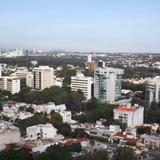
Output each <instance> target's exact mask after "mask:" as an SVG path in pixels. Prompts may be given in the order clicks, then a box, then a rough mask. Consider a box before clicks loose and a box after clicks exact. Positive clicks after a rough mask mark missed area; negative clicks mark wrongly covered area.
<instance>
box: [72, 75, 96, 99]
mask: <svg viewBox="0 0 160 160" xmlns="http://www.w3.org/2000/svg"><path fill="white" fill-rule="evenodd" d="M92 83H93V78H92V77H86V76H84V75H83V74H82V73H77V75H76V76H72V77H71V85H70V87H71V90H72V91H78V90H81V91H82V92H83V94H84V96H85V98H86V100H89V99H91V87H92Z"/></svg>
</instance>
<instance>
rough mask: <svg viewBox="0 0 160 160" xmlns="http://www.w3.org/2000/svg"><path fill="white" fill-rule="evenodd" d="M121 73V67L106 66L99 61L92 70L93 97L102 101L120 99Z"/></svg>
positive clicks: (122, 72) (110, 101) (122, 71)
mask: <svg viewBox="0 0 160 160" xmlns="http://www.w3.org/2000/svg"><path fill="white" fill-rule="evenodd" d="M123 74H124V70H123V69H117V68H110V67H106V66H105V63H104V62H103V61H99V62H98V63H97V67H96V69H95V71H94V97H95V98H97V99H98V100H100V101H101V102H103V103H105V102H109V103H112V102H114V101H115V100H118V99H120V98H121V86H122V75H123Z"/></svg>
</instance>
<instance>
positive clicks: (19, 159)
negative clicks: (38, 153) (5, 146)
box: [0, 147, 33, 160]
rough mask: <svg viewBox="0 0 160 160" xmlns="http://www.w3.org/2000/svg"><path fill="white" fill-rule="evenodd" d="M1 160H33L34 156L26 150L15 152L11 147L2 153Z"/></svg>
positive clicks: (0, 154)
mask: <svg viewBox="0 0 160 160" xmlns="http://www.w3.org/2000/svg"><path fill="white" fill-rule="evenodd" d="M0 160H33V157H32V154H31V153H30V152H29V151H28V150H27V149H25V148H21V149H18V150H15V149H14V148H13V147H11V149H10V150H4V151H1V152H0Z"/></svg>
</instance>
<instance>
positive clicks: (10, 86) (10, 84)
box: [0, 76, 20, 94]
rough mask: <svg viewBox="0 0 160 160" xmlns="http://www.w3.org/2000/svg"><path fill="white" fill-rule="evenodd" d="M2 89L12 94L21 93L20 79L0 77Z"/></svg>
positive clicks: (0, 87)
mask: <svg viewBox="0 0 160 160" xmlns="http://www.w3.org/2000/svg"><path fill="white" fill-rule="evenodd" d="M0 89H1V90H7V91H10V92H11V93H12V94H15V93H18V92H19V91H20V79H19V78H17V77H7V76H4V77H0Z"/></svg>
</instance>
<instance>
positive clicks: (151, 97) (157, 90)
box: [145, 76, 160, 104]
mask: <svg viewBox="0 0 160 160" xmlns="http://www.w3.org/2000/svg"><path fill="white" fill-rule="evenodd" d="M145 99H146V101H147V102H148V104H151V103H152V102H157V103H159V101H160V76H156V77H154V78H153V79H150V80H147V82H146V93H145Z"/></svg>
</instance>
